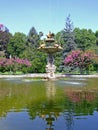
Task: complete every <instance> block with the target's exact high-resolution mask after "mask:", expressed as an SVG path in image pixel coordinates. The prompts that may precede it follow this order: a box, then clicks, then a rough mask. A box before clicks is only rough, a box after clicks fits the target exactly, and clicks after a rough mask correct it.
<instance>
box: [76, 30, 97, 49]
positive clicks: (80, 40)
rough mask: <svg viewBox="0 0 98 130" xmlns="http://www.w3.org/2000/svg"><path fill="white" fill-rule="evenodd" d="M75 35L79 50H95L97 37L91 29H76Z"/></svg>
mask: <svg viewBox="0 0 98 130" xmlns="http://www.w3.org/2000/svg"><path fill="white" fill-rule="evenodd" d="M74 33H75V42H76V44H77V48H78V49H80V50H82V51H86V50H89V49H93V50H94V48H95V44H96V37H95V34H94V33H93V32H92V30H91V29H88V30H87V29H79V28H75V29H74Z"/></svg>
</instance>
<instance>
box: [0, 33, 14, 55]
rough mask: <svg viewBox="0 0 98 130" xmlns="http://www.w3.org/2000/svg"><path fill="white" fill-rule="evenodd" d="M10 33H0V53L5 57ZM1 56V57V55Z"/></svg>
mask: <svg viewBox="0 0 98 130" xmlns="http://www.w3.org/2000/svg"><path fill="white" fill-rule="evenodd" d="M11 36H12V35H11V33H9V32H6V31H4V32H3V31H0V52H1V53H2V54H3V55H5V53H6V50H7V45H8V42H9V40H10V38H11ZM2 54H1V55H2Z"/></svg>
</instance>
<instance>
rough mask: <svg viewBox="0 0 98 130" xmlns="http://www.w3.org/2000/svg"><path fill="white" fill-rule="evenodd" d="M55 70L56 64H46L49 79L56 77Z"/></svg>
mask: <svg viewBox="0 0 98 130" xmlns="http://www.w3.org/2000/svg"><path fill="white" fill-rule="evenodd" d="M55 70H56V66H55V65H50V64H48V65H46V73H47V77H48V78H49V79H52V78H55Z"/></svg>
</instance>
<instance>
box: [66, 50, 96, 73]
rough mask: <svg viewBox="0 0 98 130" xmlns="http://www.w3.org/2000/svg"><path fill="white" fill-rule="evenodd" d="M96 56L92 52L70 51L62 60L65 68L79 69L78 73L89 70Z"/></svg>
mask: <svg viewBox="0 0 98 130" xmlns="http://www.w3.org/2000/svg"><path fill="white" fill-rule="evenodd" d="M95 57H96V55H95V54H94V53H93V52H92V51H86V52H83V51H81V50H75V51H72V52H71V53H70V54H69V55H68V56H67V57H66V58H65V60H64V63H65V65H66V66H69V67H74V68H79V70H80V73H81V74H83V71H84V70H87V69H89V67H90V65H92V63H93V60H94V59H95Z"/></svg>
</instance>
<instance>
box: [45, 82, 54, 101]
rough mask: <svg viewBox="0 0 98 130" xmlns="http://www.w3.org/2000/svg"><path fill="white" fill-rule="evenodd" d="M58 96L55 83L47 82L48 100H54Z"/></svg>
mask: <svg viewBox="0 0 98 130" xmlns="http://www.w3.org/2000/svg"><path fill="white" fill-rule="evenodd" d="M55 94H56V86H55V82H53V81H49V82H46V95H47V98H48V99H53V98H54V96H55Z"/></svg>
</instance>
